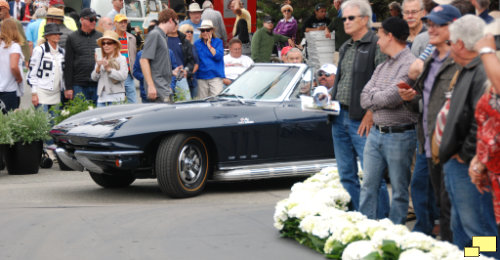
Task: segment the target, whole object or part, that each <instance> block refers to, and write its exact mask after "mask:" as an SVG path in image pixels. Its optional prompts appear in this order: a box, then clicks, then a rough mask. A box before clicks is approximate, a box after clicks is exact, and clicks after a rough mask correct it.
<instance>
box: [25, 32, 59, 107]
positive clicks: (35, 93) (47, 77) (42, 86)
mask: <svg viewBox="0 0 500 260" xmlns="http://www.w3.org/2000/svg"><path fill="white" fill-rule="evenodd" d="M44 32H45V33H44V35H43V39H42V41H41V42H40V45H39V46H37V47H35V48H34V49H33V54H32V55H31V59H30V71H29V73H28V84H29V85H30V86H31V103H33V105H34V106H35V107H39V106H41V107H42V108H43V110H44V111H49V109H50V108H51V107H52V106H54V105H58V104H59V103H60V102H61V95H62V92H63V91H64V80H63V65H64V49H63V48H61V47H60V46H59V40H60V39H61V34H62V32H60V31H59V26H58V25H57V24H55V23H49V24H47V25H45V31H44Z"/></svg>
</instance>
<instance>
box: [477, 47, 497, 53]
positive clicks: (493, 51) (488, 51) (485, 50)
mask: <svg viewBox="0 0 500 260" xmlns="http://www.w3.org/2000/svg"><path fill="white" fill-rule="evenodd" d="M495 52H496V51H495V50H494V49H492V48H490V47H483V48H481V49H480V50H479V55H483V54H487V53H495Z"/></svg>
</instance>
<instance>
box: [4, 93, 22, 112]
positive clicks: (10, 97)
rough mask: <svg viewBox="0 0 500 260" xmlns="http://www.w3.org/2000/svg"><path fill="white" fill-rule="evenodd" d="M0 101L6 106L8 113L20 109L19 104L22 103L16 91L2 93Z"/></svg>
mask: <svg viewBox="0 0 500 260" xmlns="http://www.w3.org/2000/svg"><path fill="white" fill-rule="evenodd" d="M0 100H2V101H3V103H4V104H5V110H7V112H8V111H10V110H15V109H17V108H19V104H20V103H21V99H20V98H19V97H18V96H17V94H16V92H15V91H13V92H0ZM0 113H1V111H0Z"/></svg>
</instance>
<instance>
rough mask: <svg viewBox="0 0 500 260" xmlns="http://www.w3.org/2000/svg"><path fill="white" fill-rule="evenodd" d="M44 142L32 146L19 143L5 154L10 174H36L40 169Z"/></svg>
mask: <svg viewBox="0 0 500 260" xmlns="http://www.w3.org/2000/svg"><path fill="white" fill-rule="evenodd" d="M42 149H43V142H42V141H36V142H32V143H30V144H24V145H23V144H22V143H21V142H17V143H15V144H14V145H11V146H10V147H9V148H8V149H7V151H6V152H5V155H4V157H5V163H6V164H7V171H8V172H9V174H35V173H38V169H39V168H40V161H41V159H42Z"/></svg>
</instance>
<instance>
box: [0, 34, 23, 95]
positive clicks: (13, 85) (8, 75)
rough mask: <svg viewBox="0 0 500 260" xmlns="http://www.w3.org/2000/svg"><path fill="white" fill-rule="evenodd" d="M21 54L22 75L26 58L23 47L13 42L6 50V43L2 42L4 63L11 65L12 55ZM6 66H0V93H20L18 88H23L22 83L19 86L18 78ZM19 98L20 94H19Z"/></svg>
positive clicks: (0, 48)
mask: <svg viewBox="0 0 500 260" xmlns="http://www.w3.org/2000/svg"><path fill="white" fill-rule="evenodd" d="M13 53H19V54H20V55H21V56H20V58H19V64H18V66H19V71H20V72H21V75H22V73H23V60H24V56H23V53H22V51H21V46H19V44H17V43H15V42H13V43H12V44H11V45H10V47H9V48H7V49H6V48H5V43H4V42H3V41H2V42H1V43H0V60H1V61H2V62H7V64H10V63H9V62H10V54H13ZM7 64H4V65H2V66H0V92H14V91H18V88H22V87H23V85H22V83H20V84H18V83H17V82H16V78H14V75H12V72H11V71H10V65H7ZM18 96H19V94H18Z"/></svg>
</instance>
